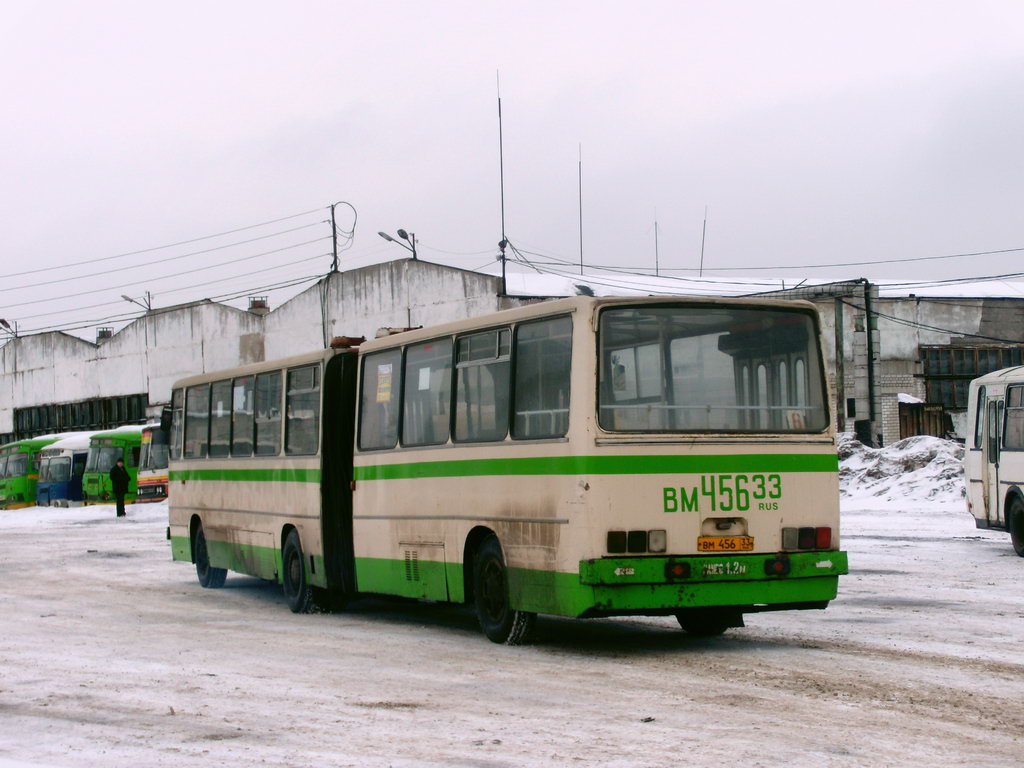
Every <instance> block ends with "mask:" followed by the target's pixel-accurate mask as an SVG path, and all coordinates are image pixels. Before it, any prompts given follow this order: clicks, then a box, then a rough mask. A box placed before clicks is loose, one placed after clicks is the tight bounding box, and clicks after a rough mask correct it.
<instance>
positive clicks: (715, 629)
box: [676, 608, 743, 637]
mask: <svg viewBox="0 0 1024 768" xmlns="http://www.w3.org/2000/svg"><path fill="white" fill-rule="evenodd" d="M676 621H678V622H679V626H680V627H682V629H683V631H684V632H685V633H686V634H688V635H693V636H695V637H718V636H719V635H721V634H723V633H724V632H725V630H727V629H730V628H732V627H742V626H743V614H742V613H741V612H739V611H730V610H728V609H716V608H690V609H688V610H685V611H680V612H679V613H677V614H676Z"/></svg>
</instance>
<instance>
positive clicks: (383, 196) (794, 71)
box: [0, 0, 1024, 335]
mask: <svg viewBox="0 0 1024 768" xmlns="http://www.w3.org/2000/svg"><path fill="white" fill-rule="evenodd" d="M4 8H5V18H4V23H3V24H2V26H0V78H2V93H3V100H4V113H5V119H4V120H3V121H2V122H0V148H2V149H0V174H2V177H3V180H4V182H3V184H2V186H0V210H2V212H3V221H4V238H3V242H2V245H0V274H2V275H3V276H4V277H3V279H0V317H2V318H6V319H7V320H8V321H10V322H12V323H13V322H15V321H17V322H18V324H19V327H20V328H21V330H22V331H25V330H31V329H35V328H40V327H46V326H51V325H54V324H57V323H63V322H73V321H76V320H84V319H90V320H91V319H100V318H104V317H108V316H113V315H116V314H119V313H125V312H131V311H132V309H133V307H132V305H129V304H128V303H126V302H125V301H123V300H122V299H121V298H119V297H120V295H121V294H128V295H130V296H132V297H136V298H139V297H141V296H143V295H144V293H145V292H146V291H150V292H151V293H152V294H154V298H153V301H154V304H155V305H157V306H166V305H169V304H173V303H177V302H180V301H185V300H191V299H196V298H201V297H204V296H213V295H228V294H230V293H231V292H233V291H242V292H244V291H245V290H246V289H249V288H254V287H263V286H267V285H271V284H274V283H279V282H282V281H285V280H288V279H290V278H297V277H302V276H306V275H313V274H316V273H322V272H325V271H327V269H328V268H329V266H330V257H329V256H328V255H326V254H327V253H328V252H329V251H330V240H329V238H328V235H329V234H330V231H329V228H328V226H327V225H326V224H318V222H321V221H323V220H324V219H325V218H326V217H327V211H326V207H327V206H329V205H330V204H331V203H333V202H337V201H346V202H347V203H350V204H351V205H352V206H354V208H355V209H356V210H357V211H358V223H357V225H356V228H355V236H354V239H353V240H352V242H351V243H350V246H351V247H350V248H348V249H347V250H345V251H343V253H342V255H341V267H342V268H343V269H344V268H348V267H353V266H362V265H365V264H369V263H373V262H377V261H382V260H386V259H391V258H397V257H400V256H402V255H403V252H402V251H401V249H400V248H399V247H398V246H397V245H395V244H391V243H387V242H385V241H384V240H383V239H381V238H380V237H378V235H377V232H378V231H379V230H385V231H388V232H392V233H393V232H395V230H396V229H398V228H404V229H406V230H408V231H411V232H414V233H416V236H417V238H418V245H419V247H420V255H421V257H422V258H425V259H429V260H432V261H439V262H442V263H448V264H452V265H456V266H460V267H465V268H476V267H481V266H483V265H485V264H487V263H488V262H490V261H492V260H493V259H494V257H495V255H496V243H497V242H498V240H499V239H500V238H501V217H500V198H499V175H498V120H497V106H496V100H497V73H498V72H499V71H500V89H501V99H502V109H503V116H504V157H505V213H506V232H507V235H508V237H509V239H510V240H511V241H512V242H513V243H515V244H516V245H517V246H518V247H519V248H520V249H522V250H528V251H532V252H535V253H540V254H544V255H545V256H546V257H549V258H550V257H554V258H557V259H565V260H567V261H570V262H573V263H578V260H579V254H580V236H579V190H578V172H579V167H580V166H579V160H580V156H581V149H580V148H581V146H582V181H583V183H582V210H583V216H582V220H583V253H584V261H585V262H586V263H587V264H601V265H615V266H620V267H626V268H634V269H636V268H644V269H648V268H653V267H654V265H655V235H654V232H655V229H654V222H655V219H657V221H658V234H659V237H658V252H659V266H660V268H661V269H665V270H670V269H678V270H682V269H696V268H697V267H698V266H699V264H700V252H701V238H702V226H703V222H704V213H705V207H706V208H707V212H708V213H707V232H706V241H705V251H704V269H705V275H715V274H719V275H732V276H735V275H737V274H738V275H744V276H749V277H752V278H761V277H787V278H789V277H812V278H824V277H828V278H846V277H868V278H872V279H883V278H901V279H902V278H905V279H921V278H922V277H924V278H928V279H942V278H954V277H964V276H978V275H991V274H1000V273H1009V272H1016V271H1024V266H1022V265H1024V259H1022V253H1021V252H1017V253H1003V254H994V255H990V256H974V257H970V258H959V259H946V260H934V261H927V262H909V263H903V264H889V265H860V266H847V267H835V268H833V269H830V270H821V269H811V267H812V266H814V265H821V264H844V263H848V262H855V261H880V260H896V259H908V258H920V257H935V256H945V255H952V254H959V253H967V252H972V253H973V252H980V251H996V250H1006V249H1017V248H1024V226H1022V223H1021V222H1022V211H1024V173H1022V170H1024V169H1022V155H1024V141H1022V136H1024V6H1022V5H1021V4H1020V3H1017V2H972V3H962V2H957V3H953V2H905V3H899V2H895V3H894V2H859V3H837V2H720V3H708V2H705V3H696V2H664V3H662V2H649V3H630V4H626V3H600V2H579V3H568V2H562V3H552V2H538V3H523V2H517V3H505V4H498V3H488V2H480V1H479V0H478V1H477V2H444V3H440V2H438V3H422V2H418V3H413V2H409V3H396V2H374V3H363V4H355V3H348V4H345V3H327V2H324V3H303V4H285V3H270V2H252V1H248V2H244V3H243V2H223V3H192V2H182V3H175V4H172V5H170V6H168V5H164V6H162V8H163V9H164V10H159V9H158V7H157V6H156V5H154V4H151V3H139V2H123V3H112V2H102V1H98V2H89V3H62V2H55V3H45V4H44V3H37V2H10V3H7V4H5V7H4ZM166 9H169V11H168V10H166ZM307 211H312V213H308V214H306V215H304V216H298V217H296V218H290V219H287V220H286V221H281V222H277V223H275V224H270V225H267V226H264V227H262V228H257V229H251V230H245V231H243V232H238V233H235V234H232V235H230V236H225V237H222V238H216V239H211V240H202V241H199V242H198V243H193V244H191V245H188V246H179V247H176V248H171V249H162V250H156V251H152V252H149V253H145V254H140V255H138V256H135V257H131V258H124V259H108V260H106V261H101V262H96V263H94V264H91V265H82V266H78V267H67V268H65V269H60V270H52V271H48V272H36V273H34V274H24V273H25V272H27V271H28V270H38V269H42V268H45V267H56V266H63V265H69V264H72V263H73V262H82V261H86V260H93V259H102V258H105V257H110V256H115V255H118V254H122V253H125V252H130V251H139V250H144V249H151V248H158V247H160V246H164V245H168V244H171V243H176V242H181V241H186V240H192V239H196V238H201V237H204V236H206V235H211V234H215V233H220V232H227V231H229V230H234V229H240V228H242V227H248V226H249V225H253V224H258V223H261V222H266V221H271V220H275V219H281V218H283V217H288V216H292V215H293V214H299V213H303V212H307ZM338 223H339V227H341V228H343V229H349V228H351V224H352V215H351V211H350V210H349V209H348V208H347V207H344V206H343V207H339V208H338ZM298 227H302V228H301V229H297V230H296V231H295V232H291V233H286V234H279V233H282V232H283V230H286V229H292V228H298ZM265 235H272V237H266V238H265V239H263V240H258V241H255V242H252V243H247V244H244V245H238V246H233V247H230V248H228V247H222V246H225V245H228V244H230V243H236V242H239V241H241V240H245V239H249V238H255V237H263V236H265ZM318 238H321V239H319V240H317V239H318ZM314 240H316V242H310V243H308V244H307V245H298V244H300V243H307V241H314ZM344 242H345V240H344V238H343V243H344ZM213 247H216V248H218V250H216V251H213V252H211V253H208V254H204V255H198V256H186V255H185V254H189V253H192V252H194V251H197V250H203V249H206V248H213ZM282 248H284V249H285V250H280V251H279V252H278V253H275V254H271V255H267V256H262V257H258V256H256V254H260V253H264V252H266V251H270V250H277V249H282ZM174 256H180V257H181V258H178V259H175V260H172V261H165V262H163V263H160V264H153V265H151V266H147V267H142V268H139V267H136V268H135V269H128V267H129V266H131V265H132V264H141V263H147V262H150V261H155V260H157V259H168V258H171V257H174ZM250 257H251V258H250ZM241 258H245V260H244V261H235V263H233V264H228V265H225V266H224V267H218V268H216V269H206V270H204V271H201V272H193V273H191V274H187V275H179V276H173V275H175V273H180V272H185V271H186V270H194V269H198V268H200V267H208V266H210V265H211V264H218V263H222V262H227V261H234V260H237V259H241ZM530 258H537V259H538V260H544V259H541V257H530ZM302 259H305V261H301V262H300V263H297V264H295V263H293V262H296V261H300V260H302ZM776 266H779V267H785V269H778V270H767V271H762V270H755V268H761V267H776ZM275 267H276V268H275ZM726 267H733V268H735V267H739V268H743V269H742V270H741V271H740V272H725V271H722V272H716V269H719V268H726ZM99 272H102V273H106V274H98V275H94V273H99ZM673 274H679V275H688V274H691V273H686V272H676V273H673ZM82 275H93V276H82ZM79 276H81V277H79ZM67 278H77V279H75V280H71V281H68V282H64V283H60V284H52V285H49V286H44V287H32V286H33V284H36V283H40V282H43V281H51V280H55V279H67ZM128 284H130V285H128ZM101 289H106V290H101ZM86 291H90V293H84V292H86ZM92 291H95V293H92ZM72 293H83V295H80V296H75V297H71V298H64V299H54V300H52V301H49V302H47V303H43V299H46V298H50V297H61V296H68V295H69V294H72ZM69 309H74V310H75V311H74V312H65V313H64V314H59V315H57V314H52V313H56V312H58V311H66V310H69ZM85 335H89V333H88V332H86V333H85Z"/></svg>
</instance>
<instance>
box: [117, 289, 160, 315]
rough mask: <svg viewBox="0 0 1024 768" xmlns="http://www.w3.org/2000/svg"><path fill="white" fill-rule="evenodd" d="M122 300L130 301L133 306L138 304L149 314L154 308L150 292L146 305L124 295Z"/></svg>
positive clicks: (147, 295)
mask: <svg viewBox="0 0 1024 768" xmlns="http://www.w3.org/2000/svg"><path fill="white" fill-rule="evenodd" d="M121 298H122V299H124V300H125V301H130V302H131V303H132V304H137V305H138V306H140V307H142V308H143V309H144V310H146V311H147V312H149V311H150V310H151V309H152V308H153V300H152V299H151V298H150V295H149V291H146V303H145V304H143V303H142V302H141V301H138V300H137V299H133V298H132V297H131V296H125V295H124V294H123V293H122V294H121Z"/></svg>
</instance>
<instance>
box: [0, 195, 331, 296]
mask: <svg viewBox="0 0 1024 768" xmlns="http://www.w3.org/2000/svg"><path fill="white" fill-rule="evenodd" d="M322 210H324V209H323V208H313V209H311V210H308V211H303V212H302V213H293V214H292V215H291V216H282V217H281V218H279V219H270V220H269V221H262V222H260V223H259V224H250V225H248V226H245V227H238V228H237V229H229V230H225V231H224V232H217V233H216V234H213V235H203V236H202V237H194V238H192V239H191V240H180V241H179V242H177V243H168V244H167V245H158V246H155V247H153V248H143V249H142V250H138V251H128V252H126V253H118V254H114V255H113V256H101V257H99V258H96V259H84V260H82V261H72V262H68V263H65V264H59V265H57V266H54V267H40V268H39V269H29V270H25V271H22V272H12V273H11V274H8V275H0V280H6V279H7V278H9V277H23V276H24V275H34V274H37V273H39V272H50V271H53V270H55V269H68V268H69V267H77V266H80V265H82V264H97V263H99V262H101V261H111V260H113V259H123V258H127V257H128V256H139V255H140V254H143V253H152V252H153V251H162V250H165V249H167V248H176V247H178V246H179V245H191V244H192V243H198V242H202V241H203V240H212V239H213V238H216V237H224V236H225V235H233V234H235V233H237V232H245V231H246V230H249V229H257V228H259V227H265V226H268V225H270V224H277V223H279V222H282V221H288V220H289V219H297V218H299V217H300V216H309V215H310V214H313V213H317V212H318V211H322Z"/></svg>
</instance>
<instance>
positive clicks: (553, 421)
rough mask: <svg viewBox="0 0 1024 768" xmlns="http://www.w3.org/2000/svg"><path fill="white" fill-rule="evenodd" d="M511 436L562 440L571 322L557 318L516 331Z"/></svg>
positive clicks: (565, 428)
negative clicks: (513, 416)
mask: <svg viewBox="0 0 1024 768" xmlns="http://www.w3.org/2000/svg"><path fill="white" fill-rule="evenodd" d="M514 361H515V362H514V367H515V375H514V378H515V389H514V392H515V394H514V400H515V405H514V407H513V413H514V414H515V420H514V421H513V423H512V437H513V438H516V439H535V438H542V437H564V436H565V433H566V432H567V431H568V429H569V378H570V371H571V363H572V320H571V319H570V318H568V317H557V318H553V319H550V320H541V321H539V322H534V323H523V324H522V325H520V326H519V327H517V328H516V343H515V356H514Z"/></svg>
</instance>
